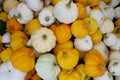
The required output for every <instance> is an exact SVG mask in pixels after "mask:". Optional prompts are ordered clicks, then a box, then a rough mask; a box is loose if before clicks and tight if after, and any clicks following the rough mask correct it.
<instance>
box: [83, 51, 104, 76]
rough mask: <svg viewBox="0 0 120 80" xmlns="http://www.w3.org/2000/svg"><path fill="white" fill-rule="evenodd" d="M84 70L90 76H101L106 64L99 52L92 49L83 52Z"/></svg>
mask: <svg viewBox="0 0 120 80" xmlns="http://www.w3.org/2000/svg"><path fill="white" fill-rule="evenodd" d="M84 62H85V72H86V74H87V75H88V76H90V77H99V76H102V75H103V74H104V73H105V71H106V68H105V67H106V64H105V62H104V59H103V56H102V55H101V53H100V52H98V51H97V50H95V49H92V50H90V51H88V52H86V53H85V56H84Z"/></svg>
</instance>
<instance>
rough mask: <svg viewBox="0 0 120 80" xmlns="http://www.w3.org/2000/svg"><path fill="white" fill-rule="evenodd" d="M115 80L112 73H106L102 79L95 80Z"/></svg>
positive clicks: (96, 79) (96, 78) (95, 79)
mask: <svg viewBox="0 0 120 80" xmlns="http://www.w3.org/2000/svg"><path fill="white" fill-rule="evenodd" d="M104 79H105V80H113V76H112V75H111V73H110V72H108V71H106V72H105V73H104V75H102V76H100V77H95V78H94V80H104Z"/></svg>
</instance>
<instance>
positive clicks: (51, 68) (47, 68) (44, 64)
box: [35, 53, 60, 80]
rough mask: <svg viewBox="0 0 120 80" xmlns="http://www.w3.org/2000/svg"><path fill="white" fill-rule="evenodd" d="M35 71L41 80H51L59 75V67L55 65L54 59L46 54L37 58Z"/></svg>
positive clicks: (49, 54) (51, 55)
mask: <svg viewBox="0 0 120 80" xmlns="http://www.w3.org/2000/svg"><path fill="white" fill-rule="evenodd" d="M35 70H36V72H37V74H38V76H40V77H41V78H42V79H44V80H53V79H54V78H56V77H57V75H58V74H59V72H60V67H59V65H58V64H57V61H56V57H55V56H54V55H53V54H51V53H46V54H43V55H40V56H39V57H38V59H37V62H36V64H35ZM48 74H49V75H48Z"/></svg>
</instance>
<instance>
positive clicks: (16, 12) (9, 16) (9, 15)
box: [8, 6, 18, 19]
mask: <svg viewBox="0 0 120 80" xmlns="http://www.w3.org/2000/svg"><path fill="white" fill-rule="evenodd" d="M16 8H17V6H15V7H14V8H12V9H10V11H9V13H8V18H9V19H10V18H12V17H13V16H17V15H18V11H17V10H16Z"/></svg>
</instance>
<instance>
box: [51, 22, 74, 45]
mask: <svg viewBox="0 0 120 80" xmlns="http://www.w3.org/2000/svg"><path fill="white" fill-rule="evenodd" d="M51 29H52V30H53V31H54V33H55V36H56V39H57V40H56V41H57V42H58V43H65V42H67V41H69V40H70V39H71V37H72V33H71V29H70V25H69V24H59V25H55V24H53V25H51Z"/></svg>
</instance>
